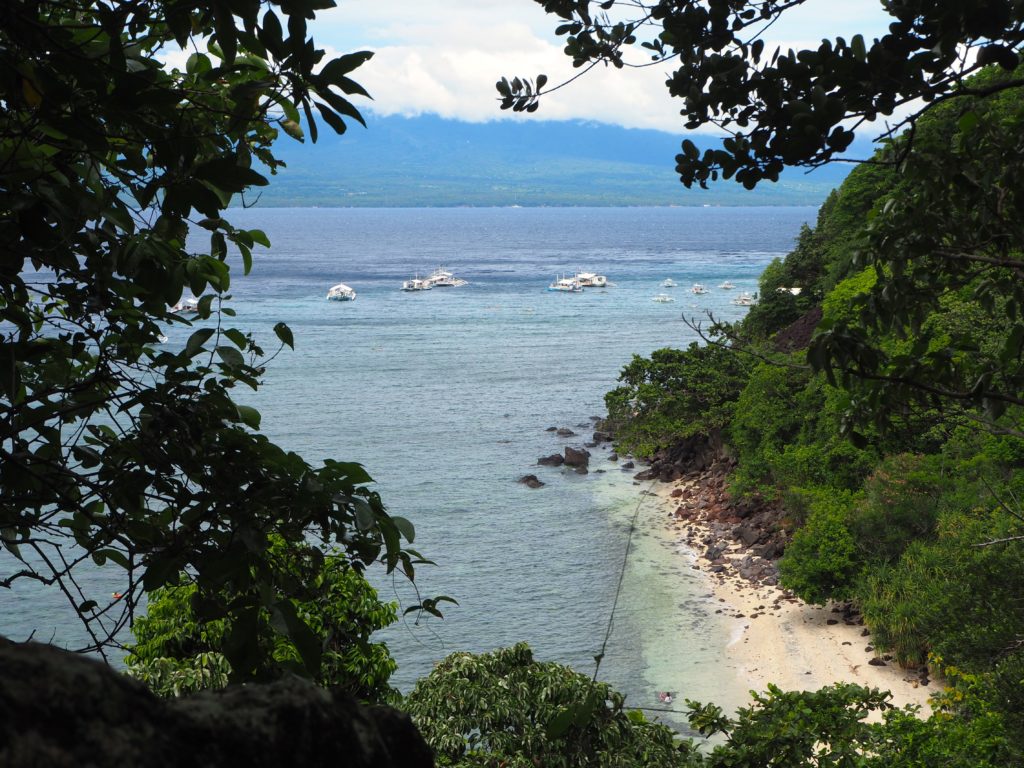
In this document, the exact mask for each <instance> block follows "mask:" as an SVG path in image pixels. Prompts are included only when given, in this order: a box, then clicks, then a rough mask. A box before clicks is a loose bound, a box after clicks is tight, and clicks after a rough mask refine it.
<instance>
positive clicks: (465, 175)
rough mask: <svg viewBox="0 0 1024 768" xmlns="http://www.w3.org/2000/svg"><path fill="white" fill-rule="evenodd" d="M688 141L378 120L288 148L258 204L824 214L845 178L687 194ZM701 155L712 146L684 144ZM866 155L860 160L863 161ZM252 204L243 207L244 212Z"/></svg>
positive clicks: (822, 174) (568, 125)
mask: <svg viewBox="0 0 1024 768" xmlns="http://www.w3.org/2000/svg"><path fill="white" fill-rule="evenodd" d="M684 133H685V131H683V130H680V132H679V133H669V132H666V131H652V130H638V129H627V128H621V127H619V126H613V125H602V124H597V123H581V122H578V121H543V120H530V121H522V122H520V121H514V122H510V121H501V120H496V121H492V122H487V123H466V122H461V121H457V120H445V119H442V118H439V117H435V116H429V115H422V116H419V117H398V116H389V117H380V116H373V118H372V119H371V120H370V121H369V122H368V127H367V129H366V130H353V131H348V132H346V133H345V135H344V136H334V135H331V133H330V132H321V134H320V139H319V141H318V142H317V143H316V144H312V143H308V142H307V143H305V144H300V143H298V142H295V141H291V140H288V139H286V138H283V139H282V140H280V141H278V142H277V143H276V144H275V146H274V153H275V155H276V156H277V157H278V158H279V159H280V160H282V161H283V162H284V163H285V167H284V168H282V169H280V170H279V171H278V173H277V174H275V175H274V177H273V184H271V185H270V186H269V187H266V188H264V189H262V190H261V191H260V193H259V195H260V196H259V198H258V204H259V205H263V206H273V207H296V206H321V207H354V208H362V207H385V208H406V207H417V208H418V207H427V208H431V207H445V208H446V207H470V206H472V207H493V206H499V207H506V206H507V207H512V206H516V205H519V206H522V207H524V208H526V207H537V206H551V207H591V206H597V207H608V206H614V207H619V206H629V207H633V206H656V207H660V206H671V205H678V206H683V207H691V206H692V207H701V206H703V205H710V206H747V205H754V206H762V205H770V206H780V205H781V206H791V205H799V206H804V205H820V204H821V203H822V202H824V200H825V198H826V197H827V196H828V194H829V193H830V192H831V191H832V190H833V189H834V188H835V187H837V186H838V185H839V184H840V183H841V182H842V180H843V179H844V178H845V177H846V174H847V173H848V172H849V170H850V166H849V165H844V164H833V165H830V166H825V167H822V168H818V169H815V170H814V172H813V173H808V172H806V171H805V170H804V169H800V168H797V169H790V170H786V171H784V172H783V173H782V175H781V176H780V178H779V181H777V182H776V183H773V184H770V183H762V184H760V185H758V186H757V188H756V189H753V190H747V189H744V188H743V186H742V185H740V184H737V183H736V182H735V181H733V180H731V179H729V180H720V181H718V182H717V183H712V184H711V185H710V187H709V188H708V189H699V188H694V189H686V188H685V187H684V186H683V185H682V183H681V182H680V181H679V176H678V175H677V174H676V172H675V165H676V155H677V154H678V153H679V151H680V142H681V141H682V137H683V134H684ZM689 138H691V139H693V140H694V141H695V142H696V143H697V145H698V146H699V147H700V148H701V149H708V148H712V147H717V146H718V143H719V139H717V138H715V137H712V136H707V135H689ZM862 154H863V153H862ZM256 200H257V198H256V197H253V198H252V199H249V200H247V203H252V202H254V201H256Z"/></svg>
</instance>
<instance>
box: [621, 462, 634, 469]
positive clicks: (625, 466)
mask: <svg viewBox="0 0 1024 768" xmlns="http://www.w3.org/2000/svg"><path fill="white" fill-rule="evenodd" d="M635 466H636V464H634V463H633V462H632V461H627V462H626V463H624V464H623V465H622V468H623V469H633V467H635Z"/></svg>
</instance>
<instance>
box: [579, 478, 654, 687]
mask: <svg viewBox="0 0 1024 768" xmlns="http://www.w3.org/2000/svg"><path fill="white" fill-rule="evenodd" d="M655 482H657V481H656V480H651V483H650V485H648V486H647V488H646V490H645V491H643V492H641V494H640V500H639V501H638V502H637V503H636V509H635V510H634V511H633V519H632V520H630V522H629V534H628V535H627V536H626V551H625V552H623V553H622V566H621V567H620V568H619V581H618V584H616V585H615V597H614V599H613V600H612V610H611V613H609V614H608V626H607V627H606V628H605V631H604V640H603V641H602V642H601V651H600V652H599V653H598V654H597V655H596V656H594V676H593V677H592V678H591V682H594V683H596V682H597V673H598V672H600V671H601V662H602V661H604V653H605V651H606V650H607V649H608V640H609V639H610V638H611V636H612V627H613V626H614V625H615V610H616V608H618V605H619V595H621V594H622V582H623V580H624V579H625V577H626V564H627V563H628V562H629V549H630V547H631V546H632V544H633V534H634V533H635V532H636V521H637V519H638V518H639V517H640V507H642V506H643V503H644V501H646V500H647V497H648V496H650V495H651V493H650V491H651V488H653V487H654V483H655Z"/></svg>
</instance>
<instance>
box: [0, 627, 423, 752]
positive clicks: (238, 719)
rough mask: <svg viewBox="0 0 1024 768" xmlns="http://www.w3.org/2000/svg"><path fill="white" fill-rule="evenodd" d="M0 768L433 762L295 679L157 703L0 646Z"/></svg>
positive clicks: (98, 669)
mask: <svg viewBox="0 0 1024 768" xmlns="http://www.w3.org/2000/svg"><path fill="white" fill-rule="evenodd" d="M0 670H2V674H0V765H3V766H5V768H29V766H32V767H35V766H46V767H47V768H81V766H135V765H139V766H142V765H144V766H147V768H164V767H165V766H166V767H171V766H173V767H174V768H179V767H180V768H185V766H196V765H202V766H205V767H206V768H220V767H221V766H224V767H225V768H226V767H227V766H238V765H242V766H246V768H263V767H264V766H265V767H266V768H271V767H272V766H273V768H283V767H284V766H304V768H313V766H328V765H332V766H333V765H345V766H352V767H353V768H355V767H357V766H358V767H360V768H362V767H363V766H365V767H366V768H370V766H374V768H389V767H390V766H394V767H395V768H398V766H410V767H411V768H413V767H415V766H423V767H424V768H426V767H427V766H432V765H433V758H432V757H431V754H430V750H429V748H428V747H427V745H426V743H425V742H424V741H423V738H422V737H421V736H420V735H419V733H418V732H417V730H416V728H415V727H414V726H413V724H412V721H411V720H410V719H409V718H408V716H407V715H404V714H402V713H401V712H398V711H396V710H393V709H391V708H389V707H364V706H361V705H360V704H358V703H357V702H355V701H354V700H353V699H350V698H348V697H347V696H344V695H340V694H333V693H331V692H330V691H327V690H324V689H322V688H318V687H316V686H315V685H313V684H312V683H310V682H307V681H305V680H300V679H298V678H288V679H285V680H279V681H277V682H275V683H270V684H266V685H246V686H232V687H229V688H227V689H225V690H224V691H216V692H204V693H200V694H196V695H194V696H189V697H186V698H182V699H177V700H174V701H170V702H167V701H163V700H161V699H159V698H157V697H156V696H154V695H153V694H151V693H150V692H149V690H148V689H147V688H146V687H145V686H144V685H142V684H141V683H139V682H136V681H134V680H131V679H130V678H128V677H125V676H124V675H122V674H119V673H117V672H115V671H114V670H112V669H110V668H109V667H107V666H106V665H104V664H102V663H100V662H98V661H95V660H93V659H88V658H85V657H82V656H78V655H76V654H72V653H68V652H66V651H61V650H59V649H56V648H53V647H51V646H47V645H42V644H38V643H26V644H17V643H11V642H10V641H7V640H4V639H3V638H0Z"/></svg>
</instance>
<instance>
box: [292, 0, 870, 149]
mask: <svg viewBox="0 0 1024 768" xmlns="http://www.w3.org/2000/svg"><path fill="white" fill-rule="evenodd" d="M337 2H338V7H337V8H334V9H331V10H328V11H321V12H319V13H318V15H317V20H316V21H315V22H314V23H313V25H312V26H311V33H312V35H313V38H314V40H315V41H316V43H317V45H318V47H322V48H326V49H327V51H328V53H348V52H351V51H356V50H370V51H373V52H374V57H373V59H371V60H370V61H369V62H368V63H366V64H364V65H363V66H362V67H360V68H359V69H358V70H356V71H355V72H354V73H353V77H354V79H355V80H357V81H358V82H359V83H360V84H362V85H363V86H364V87H365V88H366V89H367V90H368V91H369V92H370V93H371V95H372V96H373V99H374V100H373V102H372V103H365V104H364V103H361V102H360V103H358V104H357V106H358V107H359V108H360V109H361V110H364V111H368V112H371V113H375V114H379V115H403V116H415V115H420V114H436V115H440V116H441V117H446V118H453V119H458V120H466V121H470V122H485V121H490V120H498V119H522V118H523V117H524V116H522V115H513V114H512V113H511V112H510V111H508V112H503V111H501V110H500V109H499V107H498V101H497V92H496V91H495V89H494V84H495V82H496V81H497V80H499V79H500V78H501V77H502V76H507V77H509V79H511V78H512V77H513V76H526V77H536V75H538V74H540V73H544V74H546V75H548V77H549V78H550V83H549V86H550V85H553V84H555V83H557V82H561V81H562V80H564V79H567V78H569V77H572V76H573V75H574V74H575V73H576V71H577V70H574V69H573V67H572V62H571V60H570V59H569V58H568V57H567V56H565V54H564V53H562V48H563V46H564V41H563V40H562V39H560V38H558V37H557V36H556V35H555V34H554V30H555V27H556V26H558V24H559V23H560V21H559V19H558V18H557V17H555V16H553V15H548V14H546V13H545V12H544V9H543V8H542V7H541V6H540V5H539V4H537V3H536V2H534V1H533V0H337ZM889 20H890V19H889V17H888V16H886V14H885V13H884V11H883V10H882V8H881V4H880V2H879V0H842V1H841V2H840V1H838V0H809V2H807V3H806V4H805V5H803V6H800V7H798V8H795V9H792V10H790V11H788V12H787V13H786V14H785V15H784V17H783V20H782V21H780V22H779V23H778V24H776V25H775V26H774V27H773V28H772V29H771V31H770V34H769V35H767V36H766V41H767V43H768V45H767V46H766V48H767V50H769V51H770V50H772V46H773V45H776V44H778V45H780V46H781V47H782V48H784V49H785V48H788V47H795V48H797V47H798V48H807V47H817V45H818V44H819V43H820V41H821V39H822V38H825V37H828V38H833V39H834V38H835V37H836V36H843V37H845V38H847V39H849V38H850V37H852V36H853V35H854V34H856V33H861V34H863V35H864V36H865V38H866V39H868V40H870V39H872V38H874V37H877V36H880V35H882V34H884V32H885V29H886V25H887V23H888V21H889ZM642 53H643V52H642V51H641V50H637V51H636V54H637V55H636V56H634V60H635V61H642V60H643V59H642V58H641V55H642ZM670 71H671V67H670V65H667V64H663V65H657V66H652V67H645V68H641V69H623V70H616V69H611V68H605V67H598V68H597V69H595V70H593V71H591V72H590V73H588V74H587V75H585V76H584V77H582V78H580V79H579V80H577V81H576V82H574V83H573V84H572V85H570V86H569V87H567V88H564V89H562V90H560V91H558V92H556V93H552V94H551V95H550V96H549V97H547V98H546V99H544V100H543V102H542V104H541V107H540V110H539V111H538V112H536V113H534V115H533V116H530V117H529V118H527V119H547V120H569V119H575V120H592V121H596V122H602V123H610V124H613V125H620V126H623V127H627V128H654V129H659V130H666V131H672V132H679V131H680V130H681V129H682V119H681V118H680V116H679V105H678V104H677V103H674V102H675V101H676V100H674V99H672V98H670V97H669V95H668V92H667V90H666V88H665V79H666V78H665V76H666V73H667V72H670Z"/></svg>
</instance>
